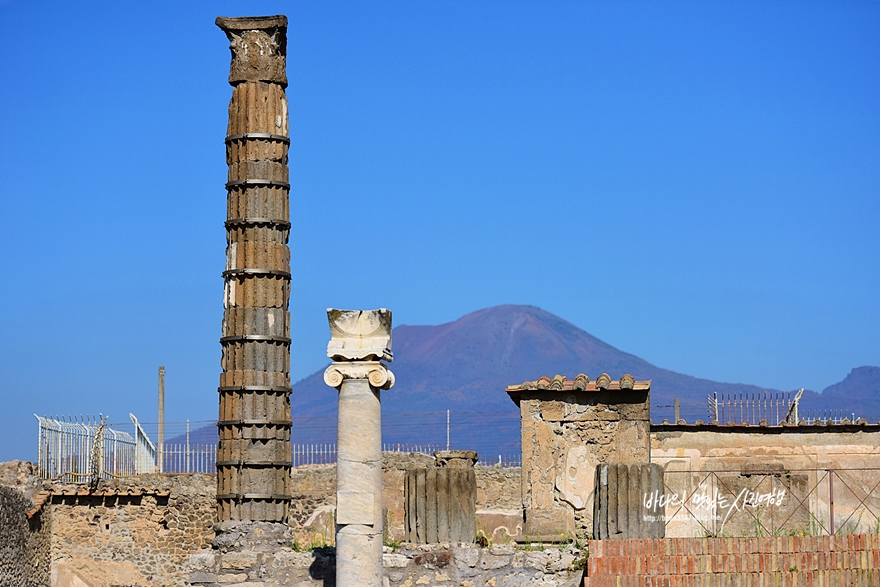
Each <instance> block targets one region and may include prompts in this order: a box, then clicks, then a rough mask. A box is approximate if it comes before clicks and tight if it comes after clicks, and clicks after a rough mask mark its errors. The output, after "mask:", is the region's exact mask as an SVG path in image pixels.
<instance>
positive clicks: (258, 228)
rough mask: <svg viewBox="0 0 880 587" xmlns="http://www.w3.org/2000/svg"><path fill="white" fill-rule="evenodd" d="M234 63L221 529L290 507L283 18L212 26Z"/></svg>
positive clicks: (221, 21) (282, 514)
mask: <svg viewBox="0 0 880 587" xmlns="http://www.w3.org/2000/svg"><path fill="white" fill-rule="evenodd" d="M216 23H217V26H219V27H220V28H221V29H223V31H224V32H225V33H226V35H227V37H228V38H229V41H230V50H231V52H232V62H231V65H230V74H229V83H230V84H232V85H233V91H232V100H231V101H230V104H229V124H228V127H227V140H226V147H227V148H226V159H227V164H228V165H229V174H228V177H229V182H228V183H227V185H226V189H227V222H226V229H227V232H226V238H227V248H226V270H225V271H224V272H223V278H224V296H223V305H224V317H223V326H222V328H223V335H222V337H221V339H220V343H221V345H222V346H223V354H222V358H221V366H222V369H223V373H222V374H221V376H220V390H219V392H220V394H219V396H220V406H219V415H218V431H219V435H220V444H219V448H218V453H217V503H218V508H219V516H218V517H219V519H220V521H221V522H232V521H236V522H238V521H244V522H248V521H255V522H275V523H286V522H287V519H288V514H289V504H290V465H291V463H290V397H289V396H290V381H289V371H290V332H289V330H290V326H289V325H290V317H289V314H288V312H287V307H288V301H289V300H288V298H289V294H290V251H289V249H288V247H287V239H288V236H289V231H290V211H289V209H290V204H289V195H288V193H289V189H290V186H289V184H288V183H287V181H288V171H287V147H288V145H289V143H290V141H289V139H288V138H287V137H288V134H289V130H288V113H287V97H286V96H285V93H284V87H285V86H286V85H287V77H286V74H285V63H286V51H287V37H286V35H287V18H286V17H284V16H271V17H245V18H224V17H219V18H218V19H217V21H216Z"/></svg>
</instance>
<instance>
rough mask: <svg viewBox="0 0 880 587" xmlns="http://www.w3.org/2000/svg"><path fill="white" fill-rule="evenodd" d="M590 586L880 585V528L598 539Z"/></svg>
mask: <svg viewBox="0 0 880 587" xmlns="http://www.w3.org/2000/svg"><path fill="white" fill-rule="evenodd" d="M589 551H590V558H589V559H588V561H587V569H586V573H585V576H584V587H654V586H662V587H703V586H707V587H708V586H712V587H753V586H755V587H756V586H764V585H767V586H774V587H785V586H791V587H800V586H804V587H813V586H814V585H815V586H817V587H818V586H827V587H877V586H880V534H851V535H844V536H782V537H765V538H667V539H659V540H591V541H590V542H589Z"/></svg>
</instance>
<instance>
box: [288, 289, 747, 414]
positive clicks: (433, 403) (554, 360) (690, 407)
mask: <svg viewBox="0 0 880 587" xmlns="http://www.w3.org/2000/svg"><path fill="white" fill-rule="evenodd" d="M393 345H394V362H393V363H392V365H391V368H392V370H393V371H394V373H395V375H396V377H397V384H396V386H395V387H394V389H392V390H391V391H389V392H387V393H385V394H384V396H383V400H382V402H383V411H384V412H385V413H395V412H423V411H437V410H446V409H452V410H459V411H495V410H510V409H515V406H514V405H513V403H512V402H511V401H510V399H508V397H507V394H506V393H505V392H504V388H505V387H507V386H508V385H512V384H516V383H522V382H523V381H526V380H534V379H537V378H539V377H541V376H542V375H549V376H553V375H556V374H562V375H566V376H568V377H574V376H575V375H577V374H578V373H586V374H587V375H589V376H590V377H592V378H595V377H597V376H598V375H599V374H601V373H602V372H607V373H608V374H609V375H611V376H612V377H614V378H618V377H620V376H621V375H623V374H624V373H630V374H632V375H633V376H634V377H635V378H636V379H651V380H653V385H652V388H651V398H652V402H651V403H652V404H654V405H655V406H667V405H670V404H672V402H673V399H674V398H676V397H678V398H681V399H682V404H683V406H682V413H683V415H684V416H685V417H687V418H688V419H689V420H692V419H695V418H702V419H705V418H706V417H707V416H706V414H707V410H706V396H707V395H708V394H710V393H712V392H713V391H718V392H719V393H759V392H763V391H764V389H763V388H759V387H756V386H754V385H744V384H732V383H718V382H715V381H709V380H707V379H698V378H696V377H691V376H689V375H682V374H680V373H675V372H673V371H669V370H667V369H662V368H660V367H657V366H655V365H652V364H651V363H648V362H647V361H645V360H643V359H640V358H638V357H636V356H634V355H631V354H629V353H626V352H623V351H620V350H618V349H616V348H614V347H612V346H611V345H609V344H607V343H604V342H602V341H601V340H599V339H598V338H596V337H594V336H592V335H590V334H588V333H587V332H585V331H583V330H581V329H580V328H578V327H577V326H574V325H573V324H571V323H569V322H566V321H565V320H563V319H562V318H559V317H558V316H554V315H553V314H550V313H549V312H545V311H544V310H541V309H539V308H535V307H533V306H513V305H507V306H498V307H495V308H488V309H486V310H480V311H477V312H473V313H471V314H468V315H467V316H464V317H462V318H460V319H458V320H456V321H455V322H450V323H448V324H441V325H439V326H406V325H403V326H398V327H397V328H395V329H394V334H393ZM322 373H323V372H318V373H315V374H314V375H311V376H310V377H307V378H305V379H303V380H302V381H300V382H299V383H297V384H295V385H294V395H293V410H294V413H295V414H297V415H309V416H324V415H330V414H332V413H335V409H336V407H335V397H333V396H332V395H330V394H328V390H327V387H326V385H324V382H323V378H322V377H323V375H322ZM671 414H672V411H671V409H670V408H656V409H655V410H654V411H653V417H654V419H655V420H657V419H658V416H659V419H662V418H663V417H670V418H671Z"/></svg>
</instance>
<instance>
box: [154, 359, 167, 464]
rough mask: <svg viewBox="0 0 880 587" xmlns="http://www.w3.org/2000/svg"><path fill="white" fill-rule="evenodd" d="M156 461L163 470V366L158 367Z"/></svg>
mask: <svg viewBox="0 0 880 587" xmlns="http://www.w3.org/2000/svg"><path fill="white" fill-rule="evenodd" d="M158 436H159V438H158V441H159V443H158V446H157V447H156V449H157V450H156V460H157V461H158V462H157V463H156V465H157V469H158V471H159V472H160V473H162V472H164V471H165V462H164V460H165V367H161V366H160V367H159V434H158Z"/></svg>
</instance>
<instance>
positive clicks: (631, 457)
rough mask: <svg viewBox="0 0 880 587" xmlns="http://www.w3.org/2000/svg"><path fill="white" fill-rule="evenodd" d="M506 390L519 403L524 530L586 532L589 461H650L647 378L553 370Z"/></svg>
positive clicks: (547, 534) (541, 534)
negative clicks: (554, 372)
mask: <svg viewBox="0 0 880 587" xmlns="http://www.w3.org/2000/svg"><path fill="white" fill-rule="evenodd" d="M507 393H508V394H510V396H511V399H513V401H514V402H516V404H517V405H518V406H519V408H520V417H521V420H520V421H521V427H522V462H523V475H522V505H523V508H524V514H525V526H526V527H525V530H524V532H525V535H526V536H530V537H533V538H536V539H541V540H545V541H549V540H552V539H559V538H560V535H565V536H567V537H569V538H570V537H571V536H572V535H574V534H575V533H577V534H578V535H581V536H583V535H587V534H589V533H591V532H592V526H593V501H592V500H593V493H594V492H593V489H594V487H593V486H594V483H595V481H594V477H595V469H596V465H598V464H600V463H647V462H649V460H650V400H649V398H650V381H635V380H634V379H633V378H632V377H631V376H629V375H624V376H623V377H621V379H620V380H619V381H615V380H612V379H611V378H610V377H609V376H608V375H607V374H605V373H603V374H602V375H600V376H599V378H598V379H597V380H596V381H591V380H590V379H589V377H587V376H586V375H583V374H581V375H578V376H577V377H576V378H575V379H566V378H565V377H562V376H560V375H557V376H556V377H554V378H552V379H551V378H549V377H542V378H541V379H539V380H537V381H527V382H525V383H523V384H522V385H517V386H511V387H508V388H507Z"/></svg>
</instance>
